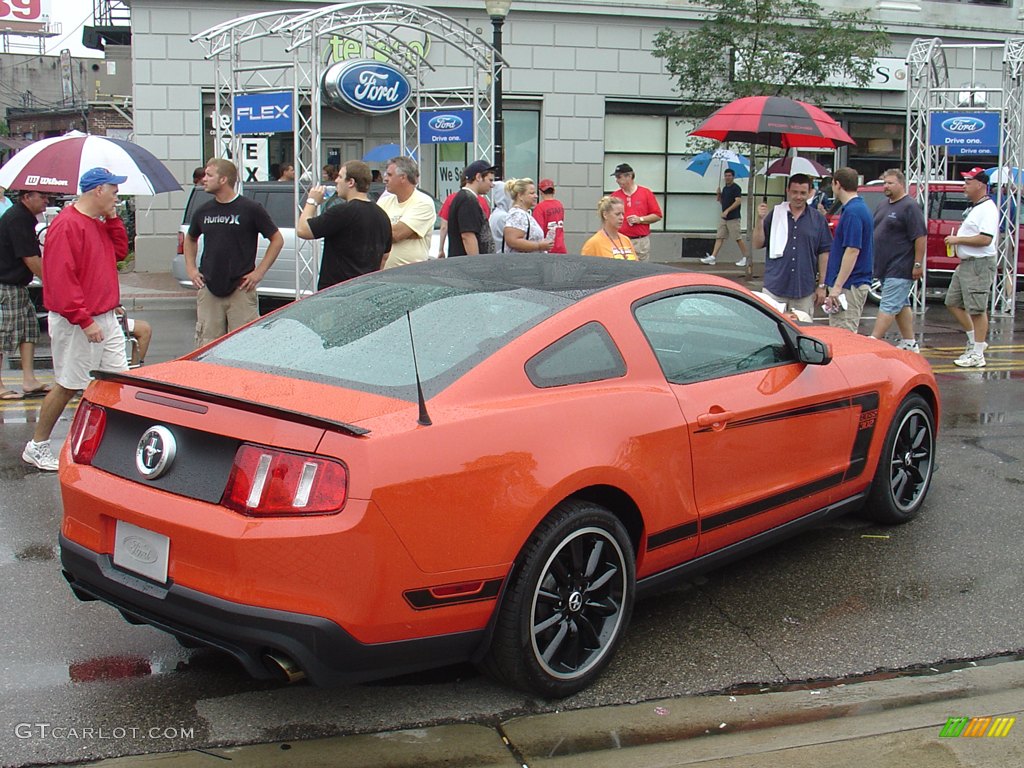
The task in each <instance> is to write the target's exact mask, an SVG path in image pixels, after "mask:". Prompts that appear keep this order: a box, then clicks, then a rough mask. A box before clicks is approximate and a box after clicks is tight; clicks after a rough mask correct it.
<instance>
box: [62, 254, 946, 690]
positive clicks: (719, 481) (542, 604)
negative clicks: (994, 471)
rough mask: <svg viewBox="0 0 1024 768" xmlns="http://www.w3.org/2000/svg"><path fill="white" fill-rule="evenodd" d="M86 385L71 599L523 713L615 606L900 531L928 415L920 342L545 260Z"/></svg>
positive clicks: (226, 342) (583, 679) (457, 277)
mask: <svg viewBox="0 0 1024 768" xmlns="http://www.w3.org/2000/svg"><path fill="white" fill-rule="evenodd" d="M97 376H98V379H97V381H95V382H94V383H93V384H91V385H90V387H89V389H88V390H87V391H86V392H85V394H84V396H83V400H82V403H81V405H80V406H79V408H78V411H77V414H76V416H75V420H74V422H73V424H72V427H71V433H70V436H69V438H68V440H67V441H66V442H65V444H64V448H63V450H62V452H61V457H60V462H61V467H60V483H61V489H62V499H63V505H64V516H63V523H62V526H61V535H60V547H61V558H62V563H63V568H64V572H65V576H66V578H67V580H68V582H69V583H70V585H71V589H72V590H73V591H74V593H75V594H76V595H77V596H78V597H79V598H81V599H83V600H93V599H99V600H102V601H104V602H106V603H109V604H111V605H112V606H114V607H116V608H117V609H118V610H119V611H121V613H122V614H123V615H124V616H125V618H127V620H128V621H129V622H132V623H147V624H152V625H153V626H155V627H158V628H160V629H162V630H164V631H167V632H170V633H172V634H174V635H176V636H178V637H179V638H180V639H181V640H182V641H183V642H184V643H185V644H186V645H194V644H197V643H198V644H203V645H209V646H213V647H215V648H220V649H223V650H224V651H227V652H228V653H230V654H232V655H233V656H235V657H236V658H237V659H238V660H239V661H240V662H241V663H242V664H243V665H244V667H245V669H246V670H247V671H248V672H249V673H250V674H252V675H253V676H255V677H258V678H270V677H273V676H274V675H278V676H284V675H287V676H288V677H289V678H297V677H300V676H302V675H305V676H306V677H308V679H309V680H311V681H312V682H313V683H315V684H319V685H325V684H333V683H338V682H351V681H358V680H367V679H371V678H376V677H383V676H388V675H394V674H399V673H404V672H409V671H413V670H417V669H423V668H428V667H437V666H442V665H445V664H450V663H454V662H462V661H466V660H473V661H475V662H477V663H478V664H480V665H481V666H482V667H483V669H484V670H486V671H487V672H488V673H489V674H491V675H493V676H494V677H495V678H497V679H498V680H501V681H504V682H505V683H508V684H510V685H513V686H517V687H520V688H522V689H525V690H527V691H532V692H534V693H536V694H539V695H541V696H548V697H562V696H566V695H569V694H571V693H573V692H576V691H579V690H580V689H582V688H584V687H585V686H587V685H588V684H589V683H590V682H592V681H593V680H594V679H595V677H596V676H597V675H598V674H600V672H601V670H602V669H604V668H605V667H606V666H607V664H608V663H609V661H610V660H611V658H612V656H613V654H614V653H615V651H616V648H617V647H618V646H619V644H620V641H621V640H622V637H623V635H624V633H625V631H626V627H627V625H628V624H629V620H630V614H631V612H632V609H633V603H634V599H635V598H636V597H637V596H638V595H641V594H645V593H648V592H651V591H653V590H655V589H658V588H662V587H665V586H668V585H671V584H675V583H677V582H679V581H681V580H683V579H687V578H691V577H692V576H693V574H694V573H696V572H697V571H699V570H702V569H707V568H710V567H712V566H716V565H718V564H721V563H724V562H726V561H728V560H730V559H732V558H734V557H737V556H739V555H740V554H741V553H744V552H749V551H752V550H755V549H758V548H761V547H764V546H766V545H768V544H769V543H771V542H774V541H777V540H780V539H782V538H783V537H786V536H789V535H791V534H793V533H795V532H796V531H798V530H801V529H803V528H805V527H807V526H810V525H814V524H815V523H817V522H819V521H822V520H825V519H828V518H831V517H833V516H836V515H840V514H844V513H847V512H861V513H863V514H865V515H867V516H869V517H870V518H872V519H873V520H876V521H880V522H882V523H902V522H905V521H907V520H910V519H911V518H913V517H914V516H915V515H917V514H918V512H919V511H920V510H921V508H922V505H923V504H924V502H925V498H926V494H927V492H928V488H929V485H930V483H931V480H932V473H933V470H934V468H935V437H936V425H937V423H938V416H939V407H940V406H939V393H938V389H937V387H936V383H935V378H934V376H933V375H932V372H931V368H930V366H929V365H928V363H927V361H925V360H924V359H923V358H921V356H920V355H916V354H912V353H909V352H904V351H901V350H897V349H896V348H895V347H893V346H891V345H889V344H885V343H883V342H881V341H879V340H877V339H871V338H867V337H864V336H858V335H856V334H853V333H849V332H848V331H845V330H842V329H838V328H829V327H826V326H814V325H813V324H806V325H796V324H794V322H792V321H791V320H790V319H788V318H787V317H785V316H783V315H781V314H780V313H779V312H778V311H776V310H775V309H773V308H772V307H770V306H768V305H767V304H765V303H764V302H762V301H760V300H759V299H758V298H757V297H756V296H755V295H753V294H751V293H750V292H749V291H747V290H746V289H745V288H743V287H741V286H739V285H737V284H736V283H733V282H731V281H728V280H725V279H724V278H720V277H717V276H713V275H706V274H701V273H693V272H683V271H680V270H676V269H673V268H671V267H668V266H666V265H657V264H645V263H631V262H622V261H615V260H612V259H599V258H591V257H580V256H561V257H559V258H557V259H552V258H551V257H550V256H548V255H547V254H519V255H517V256H516V257H515V258H514V259H510V258H508V257H507V256H500V255H486V256H479V257H474V258H472V259H444V260H437V261H428V262H423V263H420V264H413V265H409V266H406V267H402V268H401V269H395V270H387V271H381V272H376V273H373V274H370V275H365V276H363V277H359V278H356V279H353V280H349V281H347V282H344V283H342V284H340V285H337V286H334V287H333V288H329V289H327V290H325V291H321V292H319V293H317V294H316V295H314V296H312V297H310V298H308V299H305V300H303V301H301V302H292V303H291V304H288V305H287V306H285V307H284V308H282V309H280V310H278V311H277V312H275V313H273V314H271V315H268V316H266V317H264V318H263V319H262V320H260V321H256V322H254V323H252V324H250V325H248V326H245V327H243V328H242V329H240V330H238V331H236V332H234V333H232V334H229V335H227V336H225V337H223V338H221V339H219V340H218V341H216V342H214V343H213V344H211V345H208V346H206V347H204V348H201V349H199V350H197V351H195V352H193V353H190V354H188V355H186V356H185V357H183V358H181V359H180V360H176V361H171V362H167V363H158V364H156V365H149V366H147V367H146V368H145V377H144V378H140V377H138V376H136V375H135V374H133V373H125V374H107V373H102V372H97ZM753 467H756V471H750V468H753ZM740 468H743V471H738V470H739V469H740ZM823 567H827V565H823Z"/></svg>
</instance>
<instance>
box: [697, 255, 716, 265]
mask: <svg viewBox="0 0 1024 768" xmlns="http://www.w3.org/2000/svg"><path fill="white" fill-rule="evenodd" d="M700 263H701V264H707V265H708V266H709V267H713V266H715V257H714V256H712V255H711V254H710V253H708V254H705V255H704V258H703V259H701V260H700Z"/></svg>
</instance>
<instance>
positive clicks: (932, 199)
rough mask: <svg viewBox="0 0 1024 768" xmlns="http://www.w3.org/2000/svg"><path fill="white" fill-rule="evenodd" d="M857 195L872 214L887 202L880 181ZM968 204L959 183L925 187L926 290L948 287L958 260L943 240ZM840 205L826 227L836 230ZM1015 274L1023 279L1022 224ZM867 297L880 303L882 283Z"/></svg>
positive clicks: (953, 231)
mask: <svg viewBox="0 0 1024 768" xmlns="http://www.w3.org/2000/svg"><path fill="white" fill-rule="evenodd" d="M907 193H908V194H909V195H911V196H914V195H916V194H917V187H916V185H914V184H910V185H909V186H908V188H907ZM857 194H858V195H860V196H861V197H862V198H863V199H864V202H865V203H866V204H867V206H868V208H869V209H870V210H871V212H872V213H874V212H875V209H876V208H878V206H879V205H881V203H882V202H883V201H884V200H885V199H886V198H885V191H884V188H883V187H882V184H881V182H874V183H871V184H864V185H862V186H860V187H858V188H857ZM970 205H971V203H970V201H969V200H968V199H967V195H966V194H964V183H963V182H962V181H941V182H933V183H931V184H929V185H928V212H927V222H928V246H927V251H926V258H925V268H926V269H927V270H928V274H927V278H926V282H927V286H928V289H929V291H931V290H932V289H933V288H934V289H936V290H944V289H945V287H946V286H947V285H948V284H949V279H950V277H951V276H952V274H953V270H954V269H956V267H957V264H959V263H960V260H959V259H958V258H956V257H955V256H950V255H949V254H948V252H947V250H946V237H947V236H949V235H953V234H956V231H957V229H958V228H959V227H960V224H961V223H963V218H964V214H965V213H966V211H967V209H968V208H969V207H970ZM839 208H840V206H839V204H838V203H837V204H836V205H834V206H833V208H832V210H831V211H829V214H828V221H829V227H830V228H832V229H835V224H836V221H838V218H839ZM1017 274H1018V277H1019V278H1021V279H1024V225H1022V226H1021V235H1020V240H1019V250H1018V253H1017ZM869 297H870V298H871V299H872V301H874V302H876V303H878V302H879V301H881V298H882V293H881V283H880V281H878V280H875V281H873V282H872V284H871V292H870V294H869Z"/></svg>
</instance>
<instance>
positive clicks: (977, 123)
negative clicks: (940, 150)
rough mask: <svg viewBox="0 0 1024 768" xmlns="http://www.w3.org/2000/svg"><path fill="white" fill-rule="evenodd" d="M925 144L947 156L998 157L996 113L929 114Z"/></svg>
mask: <svg viewBox="0 0 1024 768" xmlns="http://www.w3.org/2000/svg"><path fill="white" fill-rule="evenodd" d="M928 127H929V136H928V143H929V144H930V145H931V146H933V147H945V148H946V154H949V155H968V156H970V155H978V156H980V155H998V154H999V113H998V112H977V111H973V112H972V111H967V112H932V113H931V116H930V119H929V123H928Z"/></svg>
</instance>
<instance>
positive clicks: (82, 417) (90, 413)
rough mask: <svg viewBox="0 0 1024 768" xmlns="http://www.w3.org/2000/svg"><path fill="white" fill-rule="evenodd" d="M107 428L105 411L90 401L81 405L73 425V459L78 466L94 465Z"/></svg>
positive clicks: (85, 401)
mask: <svg viewBox="0 0 1024 768" xmlns="http://www.w3.org/2000/svg"><path fill="white" fill-rule="evenodd" d="M106 428H107V412H106V410H105V409H103V408H102V407H100V406H98V405H94V404H93V403H90V402H89V401H88V400H83V401H82V402H81V403H79V405H78V411H77V412H76V413H75V420H74V421H73V422H72V423H71V458H72V459H74V461H75V463H76V464H92V459H93V457H94V456H95V455H96V451H97V450H98V449H99V447H100V442H101V441H102V440H103V431H104V430H105V429H106Z"/></svg>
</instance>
